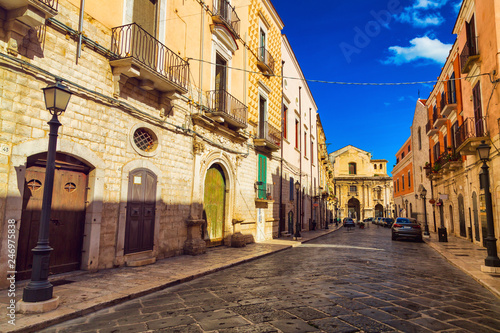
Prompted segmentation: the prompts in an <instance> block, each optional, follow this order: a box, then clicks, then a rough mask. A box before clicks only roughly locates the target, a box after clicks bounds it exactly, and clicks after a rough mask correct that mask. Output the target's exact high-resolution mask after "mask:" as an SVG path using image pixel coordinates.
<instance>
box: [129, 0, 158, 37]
mask: <svg viewBox="0 0 500 333" xmlns="http://www.w3.org/2000/svg"><path fill="white" fill-rule="evenodd" d="M157 7H158V0H134V14H133V15H134V16H133V21H134V23H136V24H138V25H139V26H141V28H143V29H144V30H146V32H147V33H149V34H150V35H151V36H153V37H155V38H156V33H157V28H158V26H157V18H158V17H157V13H158V11H157Z"/></svg>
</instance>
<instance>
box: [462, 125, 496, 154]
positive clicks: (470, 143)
mask: <svg viewBox="0 0 500 333" xmlns="http://www.w3.org/2000/svg"><path fill="white" fill-rule="evenodd" d="M455 135H456V136H455V142H456V146H457V149H456V151H457V152H460V153H461V154H462V155H476V154H477V152H476V148H477V146H479V144H481V141H482V140H485V141H486V140H489V135H488V131H487V128H486V119H485V118H484V117H483V118H479V119H478V120H476V118H472V117H471V118H467V119H465V121H464V122H463V123H462V125H461V126H460V127H459V128H458V130H457V132H456V134H455Z"/></svg>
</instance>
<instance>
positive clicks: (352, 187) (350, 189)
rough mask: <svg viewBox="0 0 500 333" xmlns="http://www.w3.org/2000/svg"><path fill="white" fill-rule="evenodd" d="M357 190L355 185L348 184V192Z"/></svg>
mask: <svg viewBox="0 0 500 333" xmlns="http://www.w3.org/2000/svg"><path fill="white" fill-rule="evenodd" d="M357 191H358V187H357V186H354V185H351V186H349V192H357Z"/></svg>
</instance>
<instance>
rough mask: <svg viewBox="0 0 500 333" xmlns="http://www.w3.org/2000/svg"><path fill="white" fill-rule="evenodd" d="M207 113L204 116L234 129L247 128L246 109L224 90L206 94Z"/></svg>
mask: <svg viewBox="0 0 500 333" xmlns="http://www.w3.org/2000/svg"><path fill="white" fill-rule="evenodd" d="M207 100H208V111H206V115H207V116H208V117H210V118H212V119H214V120H215V121H217V122H220V123H223V122H225V123H227V124H228V125H229V127H233V128H235V129H240V128H246V127H247V109H248V108H247V107H246V106H245V105H244V104H243V103H242V102H240V101H239V100H237V99H236V98H235V97H234V96H232V95H231V94H230V93H228V92H227V91H225V90H212V91H209V92H208V93H207Z"/></svg>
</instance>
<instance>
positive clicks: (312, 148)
mask: <svg viewBox="0 0 500 333" xmlns="http://www.w3.org/2000/svg"><path fill="white" fill-rule="evenodd" d="M311 161H314V141H313V140H311Z"/></svg>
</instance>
